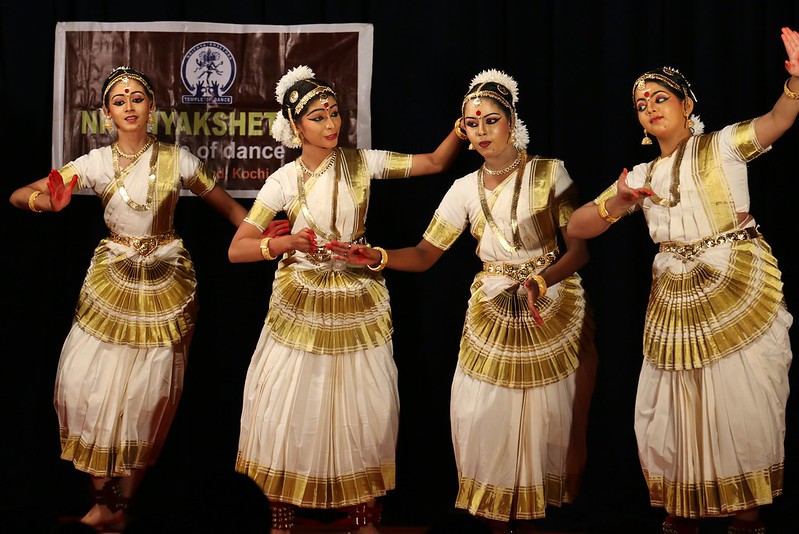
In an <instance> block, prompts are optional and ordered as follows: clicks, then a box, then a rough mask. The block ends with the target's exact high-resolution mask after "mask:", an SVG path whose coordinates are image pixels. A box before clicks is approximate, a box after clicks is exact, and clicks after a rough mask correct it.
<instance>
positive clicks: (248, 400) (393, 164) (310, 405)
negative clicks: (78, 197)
mask: <svg viewBox="0 0 799 534" xmlns="http://www.w3.org/2000/svg"><path fill="white" fill-rule="evenodd" d="M275 94H276V96H277V101H278V103H279V104H280V106H281V111H280V113H279V114H278V116H277V120H276V121H275V123H274V125H273V127H272V135H273V136H274V137H275V139H277V140H278V141H279V142H281V143H283V144H284V145H286V146H287V147H290V148H298V147H300V146H301V147H302V154H301V155H300V157H298V158H297V159H296V160H294V161H292V162H290V163H287V164H286V165H284V166H283V167H281V168H280V169H278V170H277V171H276V172H275V173H274V174H272V175H271V176H270V177H269V179H268V180H267V181H266V183H265V184H264V186H263V187H262V188H261V191H259V193H258V196H257V197H256V199H255V202H254V204H253V207H252V209H251V210H250V212H249V214H248V215H247V217H246V218H245V220H244V223H243V224H242V225H241V226H240V227H239V229H238V231H237V232H236V235H235V236H234V237H233V241H232V243H231V245H230V250H229V257H230V260H231V261H232V262H252V261H262V260H274V259H277V258H281V257H282V259H281V261H280V264H279V265H278V269H277V272H276V274H275V281H274V284H273V286H272V296H271V299H270V304H269V312H268V314H267V316H266V324H265V325H264V328H263V330H262V331H261V337H260V339H259V341H258V345H257V346H256V348H255V353H254V355H253V357H252V361H251V363H250V367H249V370H248V372H247V378H246V381H245V386H244V406H243V410H242V416H241V435H240V438H239V450H238V458H237V460H236V470H237V471H239V472H242V473H246V474H247V475H249V476H250V477H251V478H253V479H254V480H255V481H256V482H257V483H258V484H259V485H260V486H261V487H262V488H263V491H264V493H265V494H266V495H267V496H268V497H269V499H270V500H271V501H272V511H273V529H272V532H273V533H279V532H287V531H289V530H290V529H291V526H292V524H293V515H294V507H295V506H300V507H305V508H320V509H345V510H346V511H347V513H348V516H347V517H346V518H344V520H345V521H346V522H348V523H349V525H350V526H351V528H353V529H358V528H360V529H361V530H363V531H364V532H377V528H376V526H375V525H376V524H377V522H378V520H379V515H380V514H379V510H378V508H377V506H376V503H375V499H376V498H377V497H379V496H382V495H385V493H386V491H387V490H390V489H393V488H394V486H395V472H394V470H395V464H394V461H395V448H396V441H397V428H398V427H397V425H398V419H399V398H398V394H397V368H396V365H395V363H394V359H393V349H392V344H391V334H392V323H391V310H390V307H389V296H388V292H387V290H386V286H385V281H384V280H383V277H382V275H381V274H380V273H379V272H377V271H376V270H371V269H363V268H353V267H352V266H349V265H347V264H346V263H344V262H342V261H334V260H333V258H332V254H331V253H330V251H328V250H327V249H326V248H325V247H324V246H323V245H324V244H325V243H327V242H329V241H332V240H339V239H341V240H345V241H347V242H362V241H364V240H365V238H366V235H365V232H366V228H365V226H364V221H365V219H366V212H367V209H368V206H369V188H370V181H371V180H372V179H379V178H403V177H407V176H417V175H424V174H433V173H439V172H441V171H443V170H444V169H446V168H447V167H448V166H449V165H450V164H451V163H452V161H453V160H454V158H455V156H456V155H457V152H458V150H459V148H460V144H461V143H460V141H459V139H458V137H457V136H456V135H455V133H454V132H451V133H450V134H449V135H448V136H447V138H446V139H445V140H444V141H443V142H442V143H441V145H440V146H439V147H438V148H437V149H436V151H435V152H432V153H429V154H416V155H410V154H397V153H393V152H385V151H378V150H358V149H345V148H339V147H338V140H339V131H340V129H341V115H340V112H339V107H338V102H337V99H336V93H335V91H334V90H333V88H332V87H331V86H330V84H328V83H326V82H324V81H322V80H320V79H318V78H316V76H315V74H314V72H313V71H312V70H311V69H310V68H308V67H307V66H299V67H296V68H294V69H292V70H290V71H289V72H288V73H287V74H286V75H284V76H283V78H281V80H280V81H279V82H278V84H277V89H276V91H275ZM278 212H286V213H287V215H288V218H289V221H290V225H291V232H292V233H291V234H290V235H285V236H281V237H267V238H265V237H264V236H263V235H262V232H263V231H264V229H265V228H266V227H267V224H268V223H269V222H270V221H271V220H273V218H274V216H275V215H276V214H277V213H278Z"/></svg>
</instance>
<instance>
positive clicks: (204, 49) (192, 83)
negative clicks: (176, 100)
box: [180, 41, 236, 104]
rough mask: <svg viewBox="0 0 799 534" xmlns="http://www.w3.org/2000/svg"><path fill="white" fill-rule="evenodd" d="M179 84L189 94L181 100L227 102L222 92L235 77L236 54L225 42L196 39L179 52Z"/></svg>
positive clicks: (191, 102)
mask: <svg viewBox="0 0 799 534" xmlns="http://www.w3.org/2000/svg"><path fill="white" fill-rule="evenodd" d="M180 76H181V78H182V79H183V85H184V86H185V87H186V89H188V91H189V93H190V94H187V95H183V97H182V101H183V103H184V104H231V103H232V102H233V97H230V96H224V95H225V93H226V92H227V91H228V90H229V89H230V87H231V86H232V85H233V81H234V80H235V79H236V58H234V57H233V54H232V53H231V52H230V50H228V48H227V47H226V46H224V45H223V44H221V43H218V42H216V41H203V42H201V43H197V44H196V45H194V46H193V47H191V49H190V50H189V51H188V52H186V54H185V55H184V56H183V63H182V64H181V67H180Z"/></svg>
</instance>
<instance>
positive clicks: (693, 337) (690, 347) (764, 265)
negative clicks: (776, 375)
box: [644, 241, 785, 370]
mask: <svg viewBox="0 0 799 534" xmlns="http://www.w3.org/2000/svg"><path fill="white" fill-rule="evenodd" d="M704 254H708V252H705V253H704ZM729 255H730V257H729V263H728V264H727V267H726V268H725V269H722V268H719V267H716V266H713V265H711V264H709V263H705V262H701V261H693V262H687V263H685V264H684V265H686V266H689V267H688V268H687V269H686V270H684V271H683V272H674V270H667V271H666V272H665V273H663V274H662V275H661V276H659V277H653V283H652V294H651V298H650V300H649V305H648V308H647V312H646V324H645V328H644V354H645V356H646V358H647V359H648V360H649V361H650V363H652V365H654V366H656V367H658V368H661V369H669V370H683V369H696V368H700V367H702V366H704V365H707V364H708V363H710V362H712V361H715V360H717V359H719V358H722V357H724V356H725V355H727V354H730V353H731V352H733V351H736V350H740V349H741V348H743V347H745V346H746V345H748V344H750V343H752V341H754V340H755V339H757V338H758V337H759V336H761V335H763V333H764V332H766V331H767V330H768V329H769V327H770V326H771V324H772V322H773V321H774V318H775V317H776V315H777V310H778V309H779V308H780V306H784V305H785V303H784V299H783V293H782V282H781V280H780V276H781V274H780V271H779V269H778V267H777V262H776V260H775V259H774V257H773V256H772V255H771V253H770V252H768V250H767V249H764V248H763V247H761V246H759V245H757V244H756V243H754V242H751V241H747V242H742V243H738V244H736V245H734V246H733V249H732V250H730V251H729ZM701 259H702V256H701V255H700V256H698V257H697V260H701ZM676 261H681V260H676Z"/></svg>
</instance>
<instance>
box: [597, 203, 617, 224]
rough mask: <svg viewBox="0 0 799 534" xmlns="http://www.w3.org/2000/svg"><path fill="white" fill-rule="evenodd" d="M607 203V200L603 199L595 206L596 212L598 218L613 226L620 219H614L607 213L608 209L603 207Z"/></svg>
mask: <svg viewBox="0 0 799 534" xmlns="http://www.w3.org/2000/svg"><path fill="white" fill-rule="evenodd" d="M607 201H608V199H606V198H603V199H602V202H600V203H599V204H597V206H596V210H597V211H598V212H599V216H600V217H602V219H604V220H605V222H606V223H608V224H613V223H615V222H616V221H618V220H619V219H621V217H614V216H613V215H611V214H610V213H608V208H607V206H606V205H605V204H606V203H607Z"/></svg>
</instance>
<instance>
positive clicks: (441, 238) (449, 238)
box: [423, 212, 463, 250]
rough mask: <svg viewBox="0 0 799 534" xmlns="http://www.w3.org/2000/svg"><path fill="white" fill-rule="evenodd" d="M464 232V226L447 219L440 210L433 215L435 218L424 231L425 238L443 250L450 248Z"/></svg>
mask: <svg viewBox="0 0 799 534" xmlns="http://www.w3.org/2000/svg"><path fill="white" fill-rule="evenodd" d="M462 233H463V228H458V227H457V226H455V225H454V224H451V223H450V222H449V221H447V220H445V219H444V218H443V217H442V216H441V215H440V214H439V213H438V212H436V213H435V214H434V215H433V220H431V221H430V224H429V225H428V226H427V229H426V230H425V231H424V236H423V237H424V239H425V241H427V242H428V243H430V244H431V245H433V246H434V247H436V248H440V249H441V250H449V248H450V247H451V246H452V245H453V243H455V240H456V239H458V237H459V236H460V235H461V234H462Z"/></svg>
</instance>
